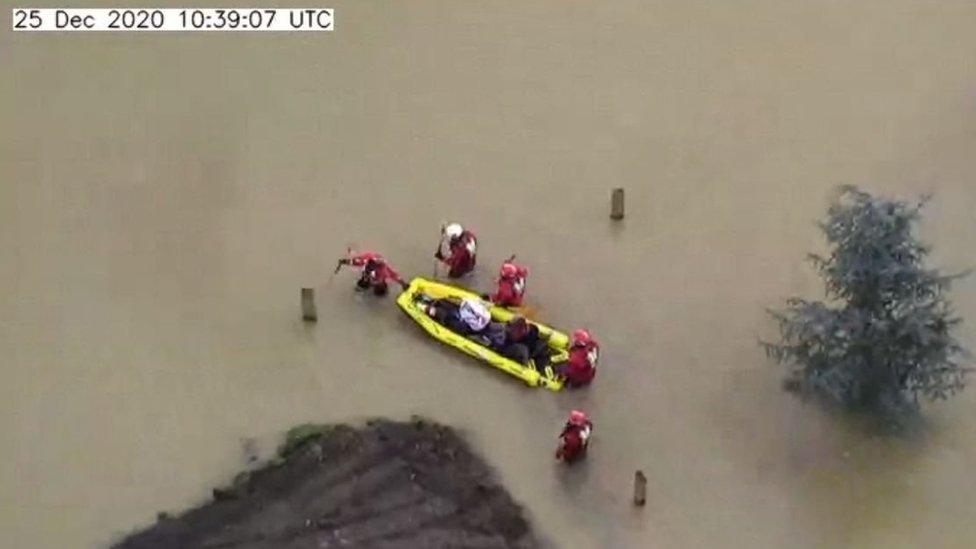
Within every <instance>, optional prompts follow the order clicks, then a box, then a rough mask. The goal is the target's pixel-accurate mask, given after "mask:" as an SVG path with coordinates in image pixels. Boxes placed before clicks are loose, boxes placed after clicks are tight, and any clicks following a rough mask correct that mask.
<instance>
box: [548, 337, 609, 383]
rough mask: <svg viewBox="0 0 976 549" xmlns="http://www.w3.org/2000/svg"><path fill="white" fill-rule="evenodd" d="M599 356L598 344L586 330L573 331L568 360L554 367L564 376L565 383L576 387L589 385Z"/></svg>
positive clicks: (594, 375)
mask: <svg viewBox="0 0 976 549" xmlns="http://www.w3.org/2000/svg"><path fill="white" fill-rule="evenodd" d="M599 358H600V344H599V343H597V341H596V339H594V338H593V336H592V335H591V334H590V332H588V331H586V330H576V331H574V332H573V339H572V343H571V344H570V347H569V360H568V361H567V362H566V364H561V365H560V366H559V367H557V369H556V373H558V374H559V375H561V376H563V377H564V378H566V384H567V385H569V386H570V387H573V388H577V387H583V386H584V385H589V384H590V382H591V381H593V378H594V377H596V363H597V360H599Z"/></svg>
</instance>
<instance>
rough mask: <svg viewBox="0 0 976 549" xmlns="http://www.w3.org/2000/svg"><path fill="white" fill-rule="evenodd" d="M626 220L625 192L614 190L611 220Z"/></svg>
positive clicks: (611, 200) (611, 201) (611, 198)
mask: <svg viewBox="0 0 976 549" xmlns="http://www.w3.org/2000/svg"><path fill="white" fill-rule="evenodd" d="M623 218H624V190H623V189H614V190H613V193H611V194H610V219H616V220H620V219H623Z"/></svg>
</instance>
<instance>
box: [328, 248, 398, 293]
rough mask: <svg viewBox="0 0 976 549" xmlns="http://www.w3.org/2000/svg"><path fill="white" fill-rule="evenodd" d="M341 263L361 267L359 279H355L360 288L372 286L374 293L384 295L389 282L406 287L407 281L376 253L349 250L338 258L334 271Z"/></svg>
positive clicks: (366, 288)
mask: <svg viewBox="0 0 976 549" xmlns="http://www.w3.org/2000/svg"><path fill="white" fill-rule="evenodd" d="M343 265H352V266H353V267H359V268H360V269H362V270H361V272H360V275H359V280H357V281H356V286H357V287H358V288H359V289H361V290H368V289H370V288H372V289H373V293H374V294H376V295H379V296H382V295H386V292H387V289H388V286H389V283H390V282H396V283H398V284H400V286H401V287H402V288H403V289H406V288H407V283H406V282H404V280H403V279H402V278H400V275H399V274H397V272H396V271H394V270H393V268H392V267H390V266H389V265H388V264H387V263H386V260H384V259H383V256H381V255H380V254H378V253H375V252H362V253H359V254H354V253H352V252H350V253H349V257H345V258H343V259H340V260H339V264H338V265H337V266H336V272H339V269H340V268H342V266H343Z"/></svg>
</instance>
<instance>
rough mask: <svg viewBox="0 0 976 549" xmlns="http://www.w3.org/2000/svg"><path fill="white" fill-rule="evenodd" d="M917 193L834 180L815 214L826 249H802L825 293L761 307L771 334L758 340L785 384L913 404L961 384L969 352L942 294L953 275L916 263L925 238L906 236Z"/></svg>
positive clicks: (871, 403) (868, 401) (859, 400)
mask: <svg viewBox="0 0 976 549" xmlns="http://www.w3.org/2000/svg"><path fill="white" fill-rule="evenodd" d="M926 201H927V197H923V199H922V200H921V201H919V203H918V204H914V205H911V204H907V203H905V202H902V201H898V200H889V199H885V198H876V197H874V196H872V195H870V194H868V193H866V192H864V191H861V190H859V189H858V188H856V187H853V186H844V187H841V188H840V189H839V192H838V195H837V197H836V198H835V200H834V202H833V203H832V205H831V206H830V209H829V210H828V212H827V217H826V219H825V220H824V221H822V222H821V223H819V226H820V228H821V230H822V231H823V233H824V235H825V236H826V238H827V242H828V244H829V253H828V254H827V255H826V256H820V255H816V254H811V255H810V256H809V258H810V260H811V261H812V262H813V264H814V265H815V267H816V269H817V271H818V272H819V273H820V275H821V277H822V278H823V279H824V282H825V286H826V294H827V298H828V301H827V302H819V301H807V300H804V299H800V298H792V299H790V300H788V301H787V306H786V308H785V309H784V310H782V311H770V314H771V315H772V317H773V318H774V319H775V321H776V322H777V324H778V327H779V332H780V336H781V340H780V342H779V343H767V342H763V343H762V344H763V346H764V347H765V349H766V352H767V354H768V355H769V356H770V357H771V358H772V359H774V360H775V361H776V362H778V363H780V364H783V365H785V366H787V367H789V368H790V378H789V379H788V381H789V384H790V385H791V386H793V387H795V388H797V389H800V390H802V391H805V392H807V391H812V392H815V393H819V394H822V395H826V396H828V397H830V398H831V399H832V400H835V401H837V402H840V403H842V404H845V405H851V406H868V407H875V406H880V407H884V408H887V407H895V408H899V407H903V406H904V405H908V406H909V407H911V408H917V405H918V402H919V397H920V396H922V397H926V398H928V399H930V400H937V399H945V398H948V397H949V396H951V395H953V394H955V393H957V392H959V391H961V390H962V389H963V387H964V385H965V381H966V374H967V372H968V371H969V370H970V369H969V368H966V367H964V366H963V364H962V363H963V361H964V360H966V359H967V358H968V357H969V355H968V353H967V351H966V350H965V349H964V348H963V347H962V346H961V345H960V344H959V342H958V341H957V340H956V339H955V337H953V334H952V332H953V329H954V328H955V327H956V326H958V325H959V323H960V322H961V320H960V319H959V318H958V317H956V316H955V315H954V314H953V312H952V308H951V305H950V303H949V301H948V299H947V297H946V293H947V291H948V289H949V286H950V283H951V282H952V281H953V280H954V279H956V278H958V277H959V276H962V275H943V274H942V273H941V272H940V271H939V270H937V269H933V268H929V267H927V266H926V257H927V256H928V254H929V247H928V246H926V245H925V244H922V243H921V242H920V241H919V240H918V239H917V238H916V237H915V235H914V227H915V224H916V222H917V221H918V219H919V212H920V210H921V208H922V206H923V205H924V204H925V202H926Z"/></svg>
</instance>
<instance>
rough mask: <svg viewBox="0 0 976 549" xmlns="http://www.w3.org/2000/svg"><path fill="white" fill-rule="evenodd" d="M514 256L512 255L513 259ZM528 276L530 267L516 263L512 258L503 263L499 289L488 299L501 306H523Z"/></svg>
mask: <svg viewBox="0 0 976 549" xmlns="http://www.w3.org/2000/svg"><path fill="white" fill-rule="evenodd" d="M514 257H515V256H512V258H513V259H514ZM527 276H529V269H528V268H526V267H523V266H521V265H516V264H515V263H513V262H512V259H509V260H508V261H506V262H505V263H502V268H501V269H500V270H499V272H498V289H497V290H495V293H493V294H491V295H490V296H488V299H489V300H490V301H491V302H492V303H494V304H495V305H498V306H500V307H521V306H522V297H523V296H524V295H525V278H526V277H527Z"/></svg>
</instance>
